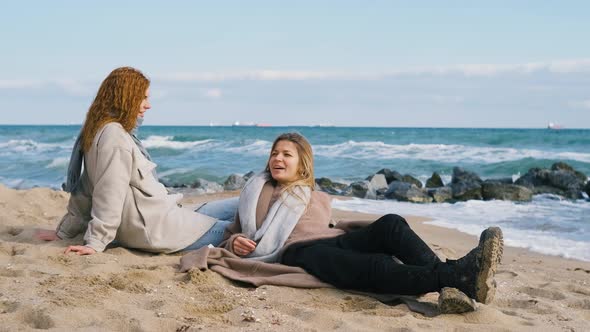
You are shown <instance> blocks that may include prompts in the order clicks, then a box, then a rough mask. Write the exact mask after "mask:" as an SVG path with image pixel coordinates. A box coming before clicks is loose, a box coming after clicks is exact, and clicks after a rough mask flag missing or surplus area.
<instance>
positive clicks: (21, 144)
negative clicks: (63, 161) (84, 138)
mask: <svg viewBox="0 0 590 332" xmlns="http://www.w3.org/2000/svg"><path fill="white" fill-rule="evenodd" d="M71 148H72V146H71V145H69V144H64V143H39V142H37V141H34V140H31V139H11V140H9V141H6V142H0V149H2V150H4V151H5V152H6V151H8V152H13V153H14V152H16V153H27V152H49V151H55V150H64V149H71Z"/></svg>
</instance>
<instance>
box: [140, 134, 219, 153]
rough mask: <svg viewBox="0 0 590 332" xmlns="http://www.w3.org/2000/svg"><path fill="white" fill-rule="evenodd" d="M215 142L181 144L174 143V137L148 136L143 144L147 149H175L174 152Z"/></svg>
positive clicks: (210, 140)
mask: <svg viewBox="0 0 590 332" xmlns="http://www.w3.org/2000/svg"><path fill="white" fill-rule="evenodd" d="M212 142H214V140H212V139H205V140H200V141H188V142H180V141H174V136H157V135H153V136H148V138H146V139H145V140H142V141H141V143H142V144H143V145H144V146H145V147H146V148H147V149H174V150H185V149H194V148H197V147H204V146H206V145H207V144H210V143H212Z"/></svg>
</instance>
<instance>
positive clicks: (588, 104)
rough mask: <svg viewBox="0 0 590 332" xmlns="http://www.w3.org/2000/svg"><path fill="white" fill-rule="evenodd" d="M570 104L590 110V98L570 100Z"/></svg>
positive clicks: (572, 106) (570, 105)
mask: <svg viewBox="0 0 590 332" xmlns="http://www.w3.org/2000/svg"><path fill="white" fill-rule="evenodd" d="M568 105H569V107H571V108H576V109H587V110H590V99H586V100H578V101H570V102H569V103H568Z"/></svg>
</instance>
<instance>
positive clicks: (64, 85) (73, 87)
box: [52, 78, 98, 97]
mask: <svg viewBox="0 0 590 332" xmlns="http://www.w3.org/2000/svg"><path fill="white" fill-rule="evenodd" d="M52 83H54V84H56V85H57V86H58V87H60V88H61V89H62V90H63V91H65V92H66V93H67V94H69V95H73V96H78V97H86V96H92V95H93V94H94V93H95V92H96V90H98V86H97V85H95V84H89V83H88V82H86V83H84V82H81V81H77V80H73V79H68V78H64V79H57V80H55V81H54V82H52Z"/></svg>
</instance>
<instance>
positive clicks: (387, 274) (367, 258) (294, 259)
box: [281, 214, 444, 295]
mask: <svg viewBox="0 0 590 332" xmlns="http://www.w3.org/2000/svg"><path fill="white" fill-rule="evenodd" d="M392 256H395V257H396V258H397V259H398V260H399V261H401V262H402V263H400V262H398V261H395V260H394V259H393V258H392ZM281 262H282V263H283V264H286V265H291V266H299V267H301V268H303V269H304V270H306V271H307V272H308V273H310V274H312V275H314V276H316V277H317V278H318V279H320V280H322V281H324V282H327V283H330V284H332V285H334V286H336V287H338V288H345V289H356V290H361V291H369V292H378V293H389V294H400V295H418V294H424V293H428V292H433V291H438V290H440V288H441V286H440V283H439V271H440V265H444V263H442V262H441V261H440V259H439V258H438V257H437V256H436V254H435V253H434V252H433V251H432V249H430V248H429V247H428V245H426V243H424V241H423V240H422V239H421V238H420V237H419V236H418V235H417V234H416V233H414V231H413V230H412V229H411V228H410V226H409V225H408V223H407V222H406V220H405V219H404V218H402V217H400V216H398V215H394V214H388V215H385V216H383V217H381V218H379V219H378V220H377V221H375V222H374V223H372V224H371V225H369V226H366V227H364V228H362V229H360V230H356V231H352V232H350V233H346V234H343V235H339V236H337V237H334V238H328V239H320V240H313V241H309V242H299V243H295V244H292V245H291V246H289V247H288V248H287V249H286V250H285V252H284V254H283V256H282V259H281Z"/></svg>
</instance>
